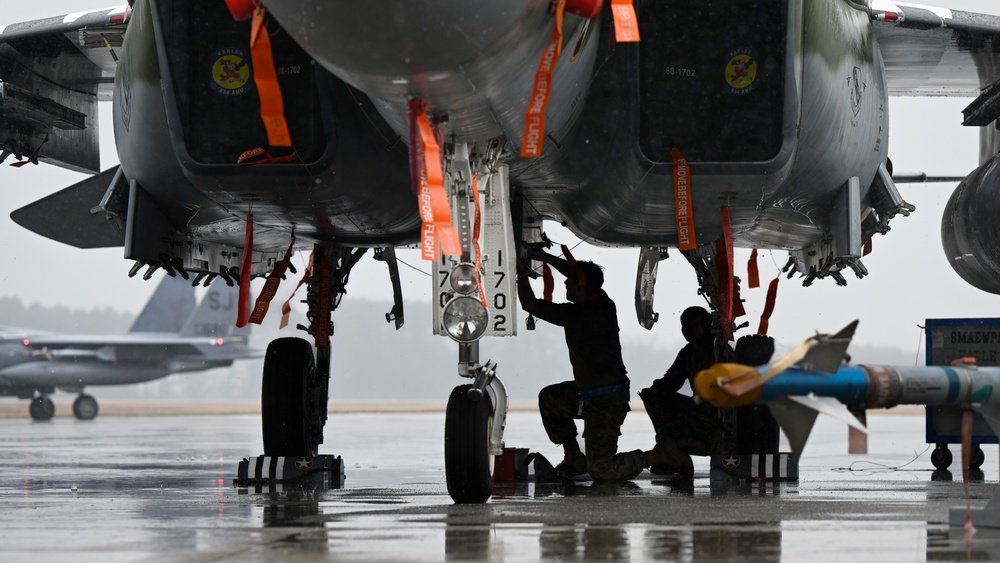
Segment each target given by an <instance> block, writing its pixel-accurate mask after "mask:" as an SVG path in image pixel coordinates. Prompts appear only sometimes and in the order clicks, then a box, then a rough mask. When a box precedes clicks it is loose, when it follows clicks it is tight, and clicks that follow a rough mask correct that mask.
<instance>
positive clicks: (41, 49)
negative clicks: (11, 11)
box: [0, 6, 128, 172]
mask: <svg viewBox="0 0 1000 563" xmlns="http://www.w3.org/2000/svg"><path fill="white" fill-rule="evenodd" d="M127 21H128V9H127V7H126V6H121V7H117V8H104V9H100V10H90V11H85V12H77V13H74V14H67V15H65V16H57V17H51V18H45V19H41V20H34V21H29V22H22V23H15V24H8V25H0V76H2V77H3V81H2V82H0V134H2V136H3V139H4V147H3V149H4V152H3V156H2V157H0V160H3V158H6V157H8V156H10V155H14V156H15V158H17V160H19V161H21V160H22V158H24V157H27V158H28V159H29V160H31V161H33V162H34V161H36V160H35V156H36V153H37V159H38V160H44V161H46V162H49V163H51V164H55V165H58V166H62V167H65V168H69V169H71V170H75V171H78V172H98V171H99V168H100V154H99V152H98V136H97V102H98V101H99V100H101V101H110V100H111V99H112V91H113V89H114V77H115V69H116V66H117V64H118V57H119V51H120V50H121V45H122V36H123V34H124V33H125V27H126V23H127Z"/></svg>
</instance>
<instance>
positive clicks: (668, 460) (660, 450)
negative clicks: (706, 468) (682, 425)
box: [646, 437, 694, 479]
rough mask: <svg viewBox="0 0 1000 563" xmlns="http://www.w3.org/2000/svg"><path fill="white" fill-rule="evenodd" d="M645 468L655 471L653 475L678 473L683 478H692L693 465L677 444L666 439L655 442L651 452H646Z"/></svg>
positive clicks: (689, 457)
mask: <svg viewBox="0 0 1000 563" xmlns="http://www.w3.org/2000/svg"><path fill="white" fill-rule="evenodd" d="M646 467H649V468H650V469H651V470H653V469H655V471H654V474H655V475H668V474H672V473H679V474H681V475H683V476H684V477H687V478H689V479H690V478H691V477H694V463H693V462H692V461H691V456H689V455H688V454H686V453H684V451H683V450H681V449H680V448H679V447H677V443H676V442H674V441H673V440H672V439H670V438H668V437H663V438H661V439H660V440H659V441H657V442H656V446H654V447H653V449H652V450H649V451H648V452H646Z"/></svg>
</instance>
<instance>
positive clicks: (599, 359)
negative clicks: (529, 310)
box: [534, 289, 628, 391]
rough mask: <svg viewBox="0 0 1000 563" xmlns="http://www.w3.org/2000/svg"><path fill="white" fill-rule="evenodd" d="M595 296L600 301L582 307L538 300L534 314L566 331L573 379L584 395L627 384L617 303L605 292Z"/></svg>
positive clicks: (580, 304)
mask: <svg viewBox="0 0 1000 563" xmlns="http://www.w3.org/2000/svg"><path fill="white" fill-rule="evenodd" d="M596 293H597V296H598V298H597V300H595V301H584V302H580V303H550V302H548V301H542V300H539V301H538V302H537V303H536V308H535V313H534V314H535V316H537V317H538V318H540V319H542V320H545V321H548V322H550V323H552V324H554V325H557V326H561V327H563V329H564V330H565V332H566V346H567V348H569V361H570V363H571V364H572V365H573V378H574V380H575V381H576V385H577V387H578V388H579V389H580V390H581V391H587V390H589V389H595V388H598V387H605V386H609V385H618V384H620V383H627V382H628V376H627V375H626V371H625V363H624V362H623V361H622V346H621V341H620V340H619V338H618V312H617V309H616V308H615V302H614V301H612V300H611V298H610V297H608V294H607V293H605V292H604V290H601V289H599V290H597V291H596Z"/></svg>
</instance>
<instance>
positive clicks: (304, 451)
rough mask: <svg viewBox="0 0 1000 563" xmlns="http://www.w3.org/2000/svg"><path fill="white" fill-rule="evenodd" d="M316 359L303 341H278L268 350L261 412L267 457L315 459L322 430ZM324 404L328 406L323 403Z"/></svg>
mask: <svg viewBox="0 0 1000 563" xmlns="http://www.w3.org/2000/svg"><path fill="white" fill-rule="evenodd" d="M315 379H316V358H315V356H314V355H313V349H312V345H311V344H310V343H309V342H308V341H306V340H303V339H302V338H279V339H277V340H274V341H272V342H271V343H270V344H268V346H267V353H266V355H265V357H264V374H263V380H262V382H261V396H260V410H261V424H262V430H263V438H264V455H266V456H301V455H316V453H317V449H318V447H319V442H320V441H321V440H320V439H319V436H322V432H323V429H322V426H321V427H320V428H319V429H317V428H315V426H316V425H315V420H316V415H317V413H315V412H313V411H315V410H316V405H315V404H314V401H312V400H311V397H310V388H311V386H313V385H315ZM324 404H325V402H324Z"/></svg>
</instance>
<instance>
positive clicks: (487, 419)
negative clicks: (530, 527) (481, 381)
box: [444, 385, 494, 504]
mask: <svg viewBox="0 0 1000 563" xmlns="http://www.w3.org/2000/svg"><path fill="white" fill-rule="evenodd" d="M471 388H472V386H471V385H460V386H458V387H456V388H455V389H454V390H452V392H451V397H449V398H448V409H447V411H446V413H445V423H444V469H445V480H446V481H447V484H448V494H449V495H451V498H452V500H454V501H455V502H456V503H458V504H481V503H484V502H486V501H487V500H489V498H490V496H492V495H493V462H494V460H493V454H492V453H491V452H490V434H491V433H492V432H493V401H492V400H491V399H490V396H489V394H485V395H483V396H482V398H480V399H479V400H478V401H474V400H472V399H470V398H469V389H471Z"/></svg>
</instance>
